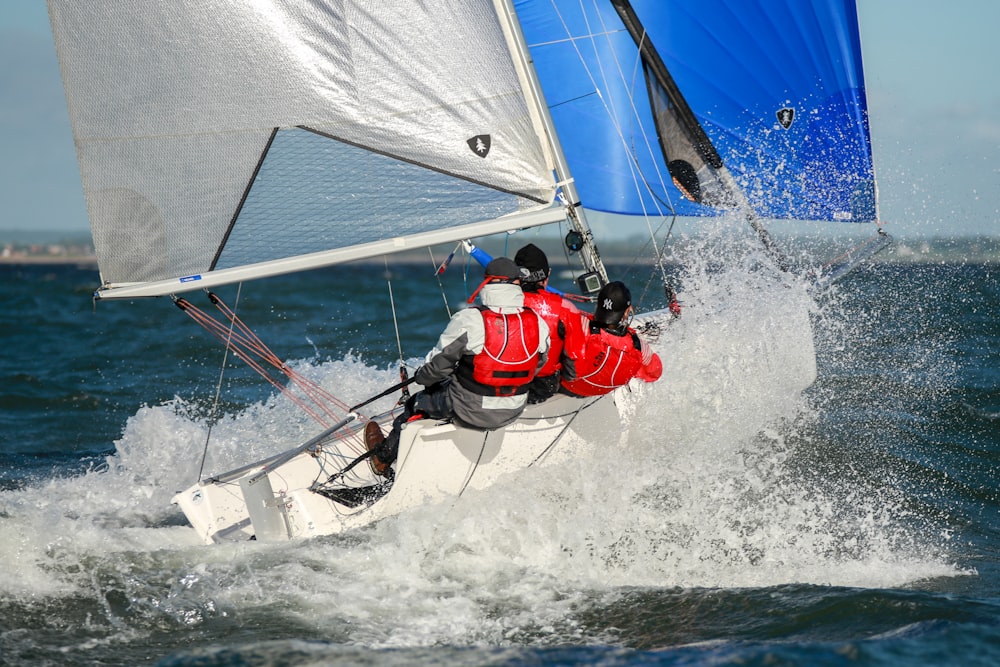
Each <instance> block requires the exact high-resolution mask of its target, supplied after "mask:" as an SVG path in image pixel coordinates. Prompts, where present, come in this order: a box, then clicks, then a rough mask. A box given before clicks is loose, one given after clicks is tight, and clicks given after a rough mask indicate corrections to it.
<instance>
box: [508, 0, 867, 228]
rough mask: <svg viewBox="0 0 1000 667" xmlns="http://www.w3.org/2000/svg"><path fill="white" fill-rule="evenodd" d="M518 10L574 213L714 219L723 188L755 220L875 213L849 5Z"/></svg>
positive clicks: (529, 2) (542, 4)
mask: <svg viewBox="0 0 1000 667" xmlns="http://www.w3.org/2000/svg"><path fill="white" fill-rule="evenodd" d="M616 5H618V6H617V7H616ZM516 6H517V12H518V15H519V17H520V19H521V22H522V26H523V30H524V32H525V37H526V39H527V42H528V44H529V47H530V48H531V52H532V56H533V58H534V60H535V67H536V69H537V71H538V75H539V78H540V80H541V83H542V88H543V89H544V91H545V96H546V100H547V102H548V104H549V107H550V108H551V111H552V115H553V118H554V121H555V123H556V126H557V129H558V131H559V135H560V140H561V141H562V144H563V149H564V151H565V153H566V156H567V160H568V162H569V164H570V167H571V169H572V171H573V175H574V178H575V179H576V182H577V187H578V189H579V192H580V196H581V200H582V202H583V204H584V206H586V207H588V208H591V209H596V210H601V211H609V212H615V213H627V214H654V215H655V214H670V213H676V214H678V215H714V214H717V213H718V212H719V211H720V210H721V209H726V208H729V207H731V206H733V205H734V197H733V196H732V193H731V192H727V190H728V189H731V188H732V187H733V185H735V186H737V187H738V188H739V189H740V190H741V191H742V193H743V195H745V201H746V202H748V203H749V205H750V207H751V208H752V213H750V214H751V215H753V216H756V217H759V218H782V219H802V220H841V221H851V222H870V221H874V220H877V218H878V213H877V203H876V190H875V178H874V169H873V164H872V151H871V139H870V134H869V128H868V119H867V101H866V98H865V89H864V76H863V70H862V63H861V45H860V38H859V34H858V19H857V10H856V7H855V1H854V0H699V2H689V1H687V0H633V1H632V2H630V3H629V2H624V0H521V1H519V2H518V3H517V4H516ZM623 7H624V10H623ZM625 10H631V11H634V18H635V20H636V25H638V32H637V31H636V30H637V29H636V27H635V26H632V32H631V33H630V32H629V30H628V29H627V28H626V23H625V22H623V19H622V16H623V15H625V14H624V11H625ZM637 44H638V45H641V46H642V47H643V57H640V55H639V54H640V49H639V47H638V46H637ZM651 56H652V57H653V58H654V59H656V58H657V57H658V59H659V60H660V61H661V63H662V65H660V66H659V67H662V68H663V69H664V70H665V72H666V77H667V79H668V81H667V82H666V85H665V84H664V82H663V81H662V80H659V79H658V75H657V71H656V70H657V67H658V66H657V65H656V63H655V62H651V61H650V57H651ZM674 85H675V86H676V90H677V91H679V94H680V95H681V96H682V99H680V100H672V99H670V98H669V92H670V91H669V89H670V88H671V86H674ZM685 107H686V108H685ZM685 112H688V115H689V117H688V116H685ZM654 115H655V116H657V117H658V118H659V119H660V121H661V122H660V123H659V124H657V123H655V122H654ZM691 123H693V124H694V127H689V125H690V124H691ZM703 138H707V140H708V141H709V142H710V144H711V145H710V146H701V145H699V142H700V141H701V140H702V139H703ZM665 153H666V156H665V155H664V154H665ZM695 154H697V155H695ZM717 160H718V161H721V165H717V164H714V161H717ZM668 163H670V168H669V169H668ZM725 171H728V173H729V174H731V177H732V178H731V179H730V178H728V177H725V178H723V177H720V176H719V173H722V174H723V176H725V173H724V172H725ZM678 186H680V187H678ZM735 199H739V198H735ZM748 213H749V212H748Z"/></svg>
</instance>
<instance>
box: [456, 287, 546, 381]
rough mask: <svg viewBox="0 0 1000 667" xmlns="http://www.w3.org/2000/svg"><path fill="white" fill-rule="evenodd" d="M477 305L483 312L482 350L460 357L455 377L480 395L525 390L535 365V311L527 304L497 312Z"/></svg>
mask: <svg viewBox="0 0 1000 667" xmlns="http://www.w3.org/2000/svg"><path fill="white" fill-rule="evenodd" d="M477 307H478V308H479V312H480V314H482V316H483V330H484V331H485V341H484V342H483V350H482V351H481V352H480V353H479V354H476V355H474V356H465V357H462V359H461V360H460V361H459V363H458V368H457V370H456V376H457V377H458V380H459V381H460V382H461V383H462V386H464V387H465V388H466V389H468V390H470V391H473V392H475V393H477V394H482V395H483V396H514V395H516V394H524V393H526V392H527V391H528V383H529V382H531V381H532V380H533V379H534V378H535V374H536V369H537V368H538V345H539V337H540V336H539V331H538V315H536V314H535V313H534V312H533V311H531V310H529V309H528V308H525V309H524V310H522V311H521V312H519V313H506V314H501V313H498V312H496V311H493V310H490V309H489V308H486V307H483V306H477Z"/></svg>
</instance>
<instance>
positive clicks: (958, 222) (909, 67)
mask: <svg viewBox="0 0 1000 667" xmlns="http://www.w3.org/2000/svg"><path fill="white" fill-rule="evenodd" d="M858 5H859V7H858V13H859V15H860V24H861V39H862V52H863V59H864V64H865V73H866V80H867V87H868V101H869V112H870V115H871V125H872V143H873V148H874V152H875V167H876V173H877V177H878V184H879V197H880V204H881V216H882V220H883V222H884V223H885V229H886V230H887V231H889V232H890V233H891V234H893V235H894V236H896V237H897V238H907V237H915V238H919V237H928V236H974V235H989V236H1000V77H998V72H997V71H996V70H997V68H998V67H1000V47H997V46H996V45H995V44H996V42H995V41H994V40H995V35H996V28H997V26H998V25H1000V2H998V1H997V0H949V1H948V2H941V1H940V0H933V1H931V0H859V1H858ZM0 63H2V64H0V232H3V231H9V230H45V231H65V232H80V233H86V232H87V230H88V223H87V214H86V208H85V205H84V200H83V192H82V189H81V186H80V176H79V171H78V169H77V163H76V154H75V151H74V148H73V136H72V131H71V130H70V125H69V118H68V115H67V111H66V100H65V97H64V95H63V91H62V81H61V78H60V75H59V66H58V63H57V61H56V55H55V46H54V45H53V42H52V32H51V28H50V27H49V22H48V13H47V10H46V7H45V2H44V0H3V3H2V7H0Z"/></svg>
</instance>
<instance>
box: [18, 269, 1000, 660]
mask: <svg viewBox="0 0 1000 667" xmlns="http://www.w3.org/2000/svg"><path fill="white" fill-rule="evenodd" d="M439 259H440V258H439ZM676 259H679V260H681V261H679V262H678V263H677V264H676V265H672V268H671V271H672V272H673V274H672V275H673V277H674V278H675V279H676V281H677V285H678V287H679V291H680V296H681V300H682V302H683V304H684V315H683V316H682V317H681V318H680V319H679V320H677V321H676V322H674V323H672V324H670V325H669V326H667V327H665V328H664V330H663V331H661V333H660V336H659V338H658V339H657V340H656V342H655V346H656V349H657V350H658V352H659V354H660V355H661V356H662V358H663V360H664V366H665V375H664V378H663V379H662V380H661V381H660V382H659V383H657V384H655V385H650V386H649V387H647V388H644V389H643V392H642V393H641V395H640V396H639V397H638V400H636V401H635V403H634V406H633V410H632V411H631V412H630V413H629V414H627V415H625V416H624V417H623V420H622V424H621V426H620V429H618V430H619V431H620V432H621V433H622V434H623V438H622V441H621V442H612V441H607V442H605V441H603V440H602V441H600V442H597V443H595V445H596V447H595V450H594V451H595V453H594V455H593V456H590V457H581V458H580V459H579V460H575V461H573V462H572V463H568V464H563V465H560V466H558V467H556V468H540V469H532V470H529V471H527V472H526V473H525V474H524V475H519V476H513V477H511V478H510V479H505V480H501V482H500V483H499V484H497V485H496V486H495V487H493V488H490V489H487V490H484V491H481V492H475V493H472V492H470V493H468V494H466V495H464V496H462V497H461V498H458V499H456V500H455V501H453V502H448V503H445V504H440V505H432V506H426V507H419V508H416V509H414V510H412V511H410V512H407V513H405V514H403V515H401V516H398V517H395V518H392V519H387V520H384V521H382V522H379V523H378V524H375V525H373V526H370V527H368V528H365V529H362V530H358V531H355V532H352V533H348V534H344V535H340V536H331V537H322V538H316V539H312V540H304V541H298V542H291V543H282V544H273V543H271V544H266V543H258V542H247V543H241V544H224V545H214V546H206V545H203V544H201V543H200V542H199V540H198V539H197V538H196V537H195V536H194V534H193V532H192V531H191V529H190V528H189V527H188V526H187V525H186V523H185V520H184V517H183V515H182V514H181V513H180V512H179V511H178V510H177V508H176V507H174V506H173V505H171V503H170V499H171V497H172V496H173V494H174V493H175V492H176V491H178V490H180V489H182V488H185V487H186V486H188V485H190V484H192V483H194V482H195V481H197V478H198V473H199V465H200V461H201V457H202V455H203V453H204V452H205V451H206V443H207V449H208V454H207V458H206V464H205V467H206V473H212V472H220V471H221V470H223V469H226V468H227V467H232V466H233V465H237V464H238V463H239V462H241V461H246V460H251V459H255V458H259V457H261V456H265V455H267V454H270V453H275V452H278V451H281V450H283V449H285V448H287V447H291V446H293V445H295V444H297V443H299V442H301V441H303V440H304V439H306V438H307V437H308V436H309V435H310V434H312V433H314V432H316V431H318V430H319V427H318V426H315V425H311V424H310V422H309V420H308V418H306V417H304V416H303V415H301V414H300V413H299V411H297V409H296V408H295V406H294V405H293V404H291V403H290V402H288V401H287V400H286V399H285V398H284V397H283V396H282V395H281V394H280V393H278V392H276V391H275V390H274V389H273V387H271V386H270V385H267V384H266V383H264V382H262V381H260V379H259V378H257V376H256V375H255V374H253V373H252V372H249V371H248V370H247V369H246V368H245V367H243V366H241V365H240V362H238V361H236V360H233V359H232V358H231V357H230V358H224V356H223V350H222V349H221V347H220V345H219V344H218V343H217V342H216V341H215V339H213V338H211V337H210V336H209V335H207V334H206V333H205V332H204V331H203V330H202V329H201V328H200V327H198V326H197V324H195V323H194V322H193V321H192V320H190V319H189V318H188V317H187V316H186V315H185V314H184V313H183V312H181V311H180V310H178V309H177V308H175V307H174V305H173V304H172V303H171V302H170V300H169V299H151V300H137V301H131V302H104V301H102V302H98V303H96V304H94V303H93V302H92V300H91V297H90V295H91V292H92V291H93V290H94V289H95V287H96V286H97V283H98V275H97V272H96V269H95V268H93V267H87V266H83V267H77V266H72V265H58V266H55V265H49V266H42V265H10V264H7V265H0V290H2V297H3V298H2V303H3V304H4V309H3V312H2V315H0V319H2V325H0V350H2V359H3V364H2V387H0V461H2V465H0V563H2V574H0V663H2V664H4V665H162V666H164V667H167V666H170V667H174V666H181V665H199V666H209V665H212V666H215V665H218V666H223V665H408V666H409V665H413V666H420V667H430V666H432V665H433V666H435V667H436V666H458V665H463V666H464V665H491V666H501V665H503V666H506V665H605V666H619V665H620V666H629V667H631V666H640V665H642V666H652V665H656V666H661V665H664V666H665V665H769V666H770V665H885V666H890V665H891V666H893V667H895V666H896V665H996V664H1000V532H998V531H1000V494H998V491H997V487H998V479H1000V317H998V313H1000V265H996V264H990V263H968V262H962V261H942V260H927V261H924V262H908V263H898V262H888V261H887V262H883V263H878V264H875V265H872V266H867V267H864V268H862V269H861V270H858V271H856V272H854V273H853V274H851V275H849V276H848V277H846V278H845V279H843V280H842V281H841V282H839V283H837V284H836V285H834V286H833V287H832V288H831V289H830V290H828V291H827V292H825V293H823V294H821V295H818V296H815V297H810V296H808V295H807V294H806V293H805V292H804V290H803V289H802V288H801V285H799V284H797V283H796V282H794V281H790V280H787V279H785V278H782V277H780V276H779V277H775V276H774V275H773V273H770V272H768V271H767V270H765V269H762V268H761V267H760V262H757V261H755V260H754V259H753V258H749V259H743V258H740V259H737V261H729V262H720V261H713V262H703V263H702V264H700V265H699V264H697V263H693V262H685V261H683V260H684V259H685V258H683V257H681V258H676ZM459 264H460V262H459V261H458V260H456V263H455V265H453V266H452V267H451V268H450V269H449V270H448V271H447V272H445V274H444V275H443V276H442V277H441V286H439V284H438V279H436V278H434V277H433V275H432V273H433V272H432V270H431V266H430V261H428V263H427V264H426V265H423V264H402V263H400V264H383V263H381V262H379V263H374V264H365V265H359V266H346V267H338V268H332V269H326V270H321V271H314V272H310V273H307V274H302V275H297V276H289V277H285V278H278V279H269V280H265V281H259V282H258V283H248V284H246V285H243V286H242V287H240V288H238V289H237V288H236V287H232V286H231V287H227V288H223V289H220V290H219V293H220V295H222V296H223V298H224V299H225V300H226V301H227V302H228V303H229V305H231V306H235V307H236V308H237V309H238V312H239V314H240V316H241V317H242V318H243V320H244V321H245V322H246V323H247V324H248V325H249V326H251V327H252V328H254V330H255V331H257V332H258V333H259V335H260V336H261V338H262V339H263V340H264V341H265V342H266V343H268V344H269V345H270V347H271V348H272V349H273V350H274V351H275V352H276V353H277V354H278V355H279V356H280V357H281V358H283V359H285V360H286V361H287V362H288V363H289V364H290V365H292V366H293V367H295V368H296V369H297V370H299V371H300V372H301V373H304V374H306V375H308V376H310V377H311V378H313V379H315V380H316V381H318V382H320V383H321V384H323V385H324V386H325V387H326V388H328V389H329V390H330V391H332V392H333V393H335V394H337V395H338V396H341V397H342V398H344V399H345V400H346V401H348V402H351V401H358V400H361V399H363V398H366V397H368V396H371V395H374V394H375V393H377V392H378V391H379V390H380V389H382V388H384V387H388V386H390V385H392V384H394V383H395V382H396V381H397V379H398V366H399V359H400V357H401V356H402V358H403V359H405V360H406V361H407V362H408V363H410V364H411V365H413V364H415V363H417V360H418V359H419V358H420V357H422V356H423V355H424V354H425V353H426V351H427V350H428V349H429V348H430V346H431V345H432V344H433V342H434V340H435V339H436V336H437V334H438V333H439V331H440V329H441V328H442V327H443V324H444V322H445V321H446V319H447V317H448V312H449V310H450V311H453V310H454V308H456V307H459V306H460V304H461V302H462V300H463V297H464V295H465V294H467V293H468V292H469V291H471V289H474V287H475V286H476V284H478V276H479V274H478V273H476V272H475V271H470V272H469V275H466V270H465V267H464V266H459ZM639 268H640V269H641V267H639ZM646 271H647V273H648V269H646ZM473 274H474V275H475V277H473ZM612 275H613V276H616V277H617V276H626V277H627V278H626V279H627V280H629V281H630V284H631V285H632V287H633V292H634V293H635V294H636V295H637V298H641V299H643V301H641V302H640V305H645V306H647V307H655V306H656V305H657V302H656V301H657V298H656V292H657V290H656V288H650V289H649V290H647V289H646V286H645V284H644V282H643V280H644V278H643V277H642V275H643V274H642V271H641V270H639V269H637V267H635V266H629V265H627V264H622V265H621V266H617V267H612ZM568 285H569V283H568V282H565V281H564V285H563V286H568ZM442 288H443V289H442ZM189 298H190V299H191V300H192V301H197V302H198V303H199V305H201V306H202V307H204V308H209V306H208V305H207V301H206V300H205V299H204V298H203V297H202V296H201V295H200V294H199V293H193V294H192V295H191V296H190V297H189ZM393 304H394V306H395V321H396V322H398V323H399V327H400V332H399V334H400V335H399V342H398V343H397V336H396V332H395V330H394V326H393V322H394V316H393V315H394V312H393ZM811 347H812V348H814V350H815V360H816V379H815V382H813V383H812V384H811V385H810V386H809V387H808V388H805V389H804V390H803V389H802V388H801V387H799V386H798V385H799V384H800V378H801V374H802V371H801V369H796V368H791V367H790V365H789V364H787V363H785V362H784V361H782V360H783V359H787V358H800V357H802V356H805V357H808V358H811V356H810V355H811V354H812V349H811ZM807 370H808V369H807ZM223 371H224V372H223ZM220 388H221V389H220ZM217 390H219V391H218V393H219V399H218V405H216V399H215V397H216V394H217ZM387 400H390V399H387ZM596 437H598V436H596V435H595V438H596Z"/></svg>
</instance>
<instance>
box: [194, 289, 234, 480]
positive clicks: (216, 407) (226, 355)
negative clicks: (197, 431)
mask: <svg viewBox="0 0 1000 667" xmlns="http://www.w3.org/2000/svg"><path fill="white" fill-rule="evenodd" d="M242 292H243V283H242V282H240V283H239V284H238V285H237V286H236V306H237V307H238V306H239V304H240V294H242ZM234 327H235V324H234V323H232V322H230V325H229V335H230V336H232V333H233V328H234ZM228 359H229V343H228V342H227V343H226V345H225V350H224V351H223V353H222V367H221V368H220V369H219V383H218V384H217V385H216V386H215V399H214V400H213V402H212V418H211V419H209V420H208V432H207V433H205V447H204V449H202V452H201V464H200V465H199V466H198V481H199V482H200V481H201V479H202V477H201V476H202V474H203V473H204V472H205V461H206V460H207V459H208V443H209V440H211V438H212V427H213V426H215V420H216V419H217V418H218V410H219V398H220V396H221V395H222V380H223V378H224V377H225V374H226V363H227V362H228Z"/></svg>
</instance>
